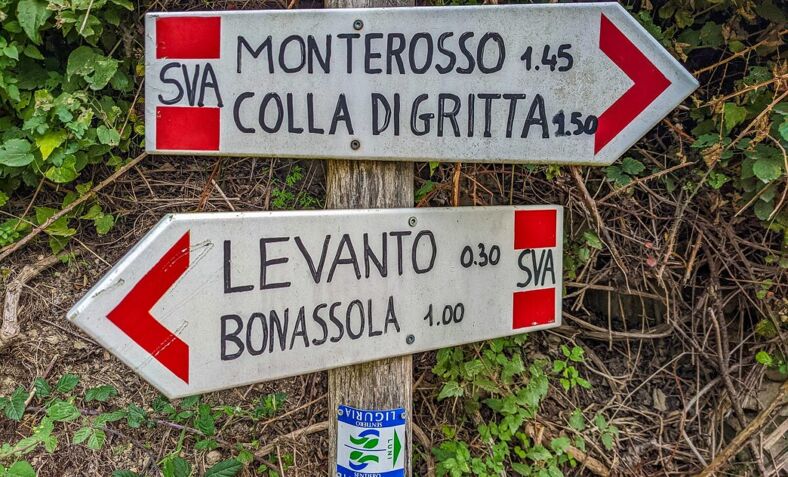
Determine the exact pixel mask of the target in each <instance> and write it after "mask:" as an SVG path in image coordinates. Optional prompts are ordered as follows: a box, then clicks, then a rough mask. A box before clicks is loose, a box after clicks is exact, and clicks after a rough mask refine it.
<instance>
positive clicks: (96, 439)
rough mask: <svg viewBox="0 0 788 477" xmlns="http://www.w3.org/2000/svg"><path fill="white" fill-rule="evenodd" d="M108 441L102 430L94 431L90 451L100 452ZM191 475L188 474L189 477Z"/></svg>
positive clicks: (89, 442) (89, 439) (89, 445)
mask: <svg viewBox="0 0 788 477" xmlns="http://www.w3.org/2000/svg"><path fill="white" fill-rule="evenodd" d="M106 440H107V435H106V434H105V433H104V431H103V430H101V429H93V434H91V435H90V437H89V438H88V443H87V446H88V449H91V450H99V449H101V448H102V447H104V442H105V441H106ZM188 475H189V474H186V477H188Z"/></svg>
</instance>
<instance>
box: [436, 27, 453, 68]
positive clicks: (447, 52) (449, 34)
mask: <svg viewBox="0 0 788 477" xmlns="http://www.w3.org/2000/svg"><path fill="white" fill-rule="evenodd" d="M452 36H454V33H453V32H450V31H447V32H443V33H441V34H440V36H439V37H438V52H439V53H441V54H442V55H444V56H446V57H447V58H448V59H449V62H448V63H446V64H445V65H440V64H438V63H436V64H435V69H436V70H438V73H440V74H442V75H445V74H446V73H448V72H449V71H451V70H452V69H454V65H456V64H457V55H456V54H455V53H454V52H453V51H451V50H449V49H446V48H445V47H444V46H443V42H444V41H446V38H450V37H452Z"/></svg>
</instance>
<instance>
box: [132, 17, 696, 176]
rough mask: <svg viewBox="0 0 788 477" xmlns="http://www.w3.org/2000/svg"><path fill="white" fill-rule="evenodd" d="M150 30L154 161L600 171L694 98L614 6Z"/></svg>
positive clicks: (174, 20) (185, 21)
mask: <svg viewBox="0 0 788 477" xmlns="http://www.w3.org/2000/svg"><path fill="white" fill-rule="evenodd" d="M556 26H558V27H556ZM146 27H147V30H148V35H147V48H146V51H147V57H146V88H147V89H146V98H148V102H147V103H146V123H147V124H146V125H147V128H146V129H147V130H148V131H150V132H149V134H148V135H147V149H148V151H149V152H153V153H166V154H173V153H183V154H187V153H188V154H221V155H241V156H249V155H262V156H286V157H312V158H314V157H322V158H347V157H349V158H352V159H373V160H378V159H380V160H386V159H389V160H391V159H395V160H424V159H428V160H444V161H449V160H451V161H476V162H485V161H486V162H501V161H505V162H515V163H517V162H519V163H525V162H530V163H582V164H593V165H603V164H610V163H611V162H613V161H614V160H615V159H616V158H618V157H619V156H620V155H621V154H622V153H623V152H624V151H626V150H627V149H628V148H629V147H630V146H631V145H632V144H633V143H634V142H635V141H637V140H638V139H639V138H640V137H641V136H642V135H643V134H644V133H645V132H646V131H647V130H648V129H649V128H651V127H652V126H653V125H654V124H656V123H657V122H658V121H659V120H660V119H661V118H662V117H664V116H665V115H666V114H667V113H668V112H670V111H671V110H672V109H673V108H674V107H675V106H676V105H677V104H678V103H679V102H681V101H682V100H683V99H684V98H685V97H686V96H687V95H689V94H690V93H691V92H692V91H693V90H694V89H695V88H696V87H697V81H696V80H695V79H694V78H693V77H692V76H691V75H690V74H689V73H688V72H687V71H686V70H685V69H684V68H683V67H682V66H681V65H680V64H679V63H678V62H677V61H676V60H675V59H673V57H671V56H670V54H669V53H668V52H667V51H665V50H664V48H662V46H661V45H660V44H659V43H658V42H657V41H656V40H654V39H653V38H652V37H651V36H650V35H649V34H648V33H647V32H646V31H645V30H644V29H643V28H642V27H641V26H640V25H639V24H638V23H637V21H636V20H635V19H633V18H632V17H631V16H630V15H629V13H627V12H626V10H624V8H623V7H622V6H620V5H619V4H617V3H594V4H575V5H533V6H519V5H510V6H498V7H467V8H462V9H453V8H419V9H410V8H401V9H365V10H363V11H360V10H354V11H343V10H341V9H337V10H333V9H332V10H306V11H304V10H301V11H299V12H281V11H280V12H277V11H259V12H203V13H188V14H184V13H153V14H149V15H148V17H147V23H146ZM261 78H263V79H264V81H261ZM348 145H350V147H348ZM362 146H363V147H362Z"/></svg>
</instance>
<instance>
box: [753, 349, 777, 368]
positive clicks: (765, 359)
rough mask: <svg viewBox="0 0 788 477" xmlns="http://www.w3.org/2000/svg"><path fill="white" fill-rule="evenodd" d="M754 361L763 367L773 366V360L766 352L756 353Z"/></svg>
mask: <svg viewBox="0 0 788 477" xmlns="http://www.w3.org/2000/svg"><path fill="white" fill-rule="evenodd" d="M755 361H757V362H759V363H761V364H762V365H764V366H771V365H773V364H774V359H773V358H772V355H770V354H769V353H767V352H766V351H758V353H756V355H755Z"/></svg>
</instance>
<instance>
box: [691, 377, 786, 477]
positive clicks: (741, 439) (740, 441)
mask: <svg viewBox="0 0 788 477" xmlns="http://www.w3.org/2000/svg"><path fill="white" fill-rule="evenodd" d="M786 394H788V381H784V382H783V384H782V386H780V391H779V392H778V393H777V395H776V396H774V399H772V401H771V402H770V403H769V405H768V406H766V408H765V409H764V410H763V411H761V412H760V413H758V415H757V416H756V417H755V419H753V420H752V421H750V423H749V424H747V427H745V428H744V429H742V430H741V431H740V432H739V433H738V434H736V437H734V438H733V440H731V442H730V444H728V446H727V447H726V448H725V449H723V450H722V452H720V453H719V454H717V457H715V458H714V460H712V461H711V464H709V465H708V466H707V467H706V468H705V469H703V471H701V472H700V473H699V474H697V476H696V477H711V476H712V475H714V474H715V472H717V470H718V469H719V468H720V467H722V466H723V465H725V464H726V463H727V462H728V461H729V460H730V459H731V457H733V456H734V455H736V454H737V453H738V452H739V450H740V449H741V447H742V446H743V445H744V444H746V443H747V442H748V441H749V440H750V438H751V437H752V435H753V434H755V433H756V432H757V431H759V430H761V429H762V428H763V426H764V424H766V421H768V420H769V417H770V416H771V415H772V413H773V412H774V411H775V410H777V409H778V408H780V407H781V406H782V405H783V404H784V403H783V401H784V400H785V396H786Z"/></svg>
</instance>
